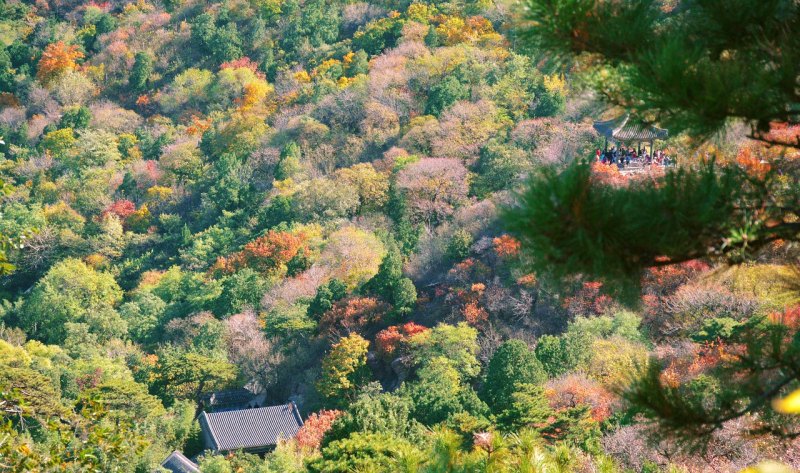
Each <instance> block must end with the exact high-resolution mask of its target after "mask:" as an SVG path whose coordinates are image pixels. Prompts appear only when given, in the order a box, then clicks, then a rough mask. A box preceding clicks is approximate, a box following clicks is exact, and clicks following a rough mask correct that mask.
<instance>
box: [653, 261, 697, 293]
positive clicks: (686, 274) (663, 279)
mask: <svg viewBox="0 0 800 473" xmlns="http://www.w3.org/2000/svg"><path fill="white" fill-rule="evenodd" d="M709 269H711V266H710V265H709V264H708V263H706V262H704V261H701V260H691V261H687V262H685V263H680V264H671V265H668V266H658V267H653V268H648V269H647V271H645V274H644V276H643V277H642V287H643V288H644V292H646V293H659V294H664V293H668V292H673V291H675V290H676V289H677V288H678V287H679V286H680V285H682V284H684V283H685V282H687V281H688V280H689V279H690V278H691V277H692V276H694V275H696V274H698V273H702V272H705V271H708V270H709Z"/></svg>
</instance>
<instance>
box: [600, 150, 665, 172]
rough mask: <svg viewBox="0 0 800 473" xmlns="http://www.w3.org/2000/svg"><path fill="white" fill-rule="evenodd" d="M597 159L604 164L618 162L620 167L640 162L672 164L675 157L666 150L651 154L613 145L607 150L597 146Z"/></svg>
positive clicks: (649, 164)
mask: <svg viewBox="0 0 800 473" xmlns="http://www.w3.org/2000/svg"><path fill="white" fill-rule="evenodd" d="M595 159H596V160H597V161H599V162H601V163H603V164H616V165H617V166H619V167H620V168H624V167H625V166H630V164H631V163H640V164H643V165H645V166H651V165H657V166H670V165H671V164H673V159H672V158H671V157H670V156H669V155H668V154H666V153H665V152H664V150H658V151H656V152H655V153H653V155H652V156H651V155H650V153H648V152H647V150H641V151H637V150H636V149H635V148H617V147H615V146H612V147H611V148H607V149H606V150H605V151H601V150H600V148H597V150H596V151H595Z"/></svg>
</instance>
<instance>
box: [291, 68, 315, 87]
mask: <svg viewBox="0 0 800 473" xmlns="http://www.w3.org/2000/svg"><path fill="white" fill-rule="evenodd" d="M294 78H295V79H297V81H298V82H302V83H304V84H307V83H309V82H311V76H310V75H308V72H306V71H305V70H302V71H299V72H295V73H294Z"/></svg>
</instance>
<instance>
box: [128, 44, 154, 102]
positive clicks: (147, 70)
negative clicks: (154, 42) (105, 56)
mask: <svg viewBox="0 0 800 473" xmlns="http://www.w3.org/2000/svg"><path fill="white" fill-rule="evenodd" d="M152 73H153V58H152V57H151V56H150V54H148V53H147V52H144V51H140V52H138V53H136V56H134V58H133V67H132V68H131V74H130V76H128V84H130V86H131V87H133V90H134V91H136V92H141V91H143V90H145V87H147V82H148V81H149V80H150V75H151V74H152Z"/></svg>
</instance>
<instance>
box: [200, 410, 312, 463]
mask: <svg viewBox="0 0 800 473" xmlns="http://www.w3.org/2000/svg"><path fill="white" fill-rule="evenodd" d="M199 421H200V429H201V431H202V434H203V442H204V443H205V448H206V449H207V450H211V451H212V452H214V453H220V452H223V453H224V452H230V451H234V450H243V451H245V452H248V453H263V452H266V451H269V450H271V449H273V448H274V447H275V445H277V444H278V441H279V440H280V439H286V440H288V439H291V438H293V437H294V436H295V435H297V431H298V430H300V427H302V426H303V419H302V418H301V417H300V412H299V411H298V410H297V406H296V405H295V404H294V403H293V402H290V403H289V404H283V405H279V406H270V407H260V408H255V409H240V410H235V411H223V412H211V413H208V412H203V413H202V414H200V418H199Z"/></svg>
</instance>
